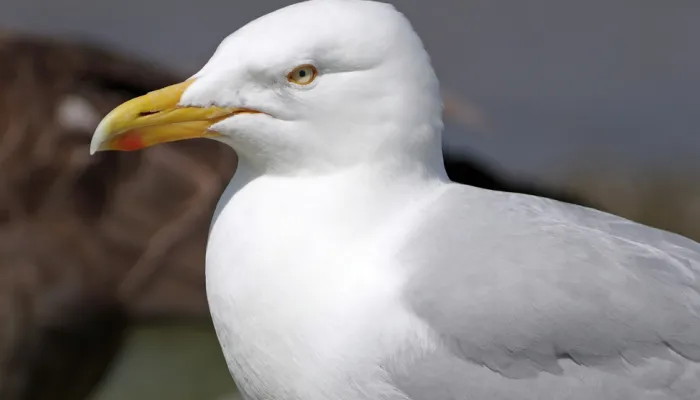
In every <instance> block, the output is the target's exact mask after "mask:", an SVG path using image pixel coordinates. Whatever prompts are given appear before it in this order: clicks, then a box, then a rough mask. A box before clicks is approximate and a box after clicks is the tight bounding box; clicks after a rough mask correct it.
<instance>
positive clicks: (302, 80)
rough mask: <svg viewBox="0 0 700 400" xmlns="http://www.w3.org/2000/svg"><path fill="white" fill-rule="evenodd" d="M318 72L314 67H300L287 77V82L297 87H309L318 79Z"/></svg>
mask: <svg viewBox="0 0 700 400" xmlns="http://www.w3.org/2000/svg"><path fill="white" fill-rule="evenodd" d="M316 75H318V71H317V70H316V67H314V66H313V65H308V64H307V65H300V66H298V67H296V68H294V70H293V71H292V72H290V73H289V75H287V80H288V81H290V82H292V83H296V84H297V85H308V84H309V83H311V82H313V81H314V79H316Z"/></svg>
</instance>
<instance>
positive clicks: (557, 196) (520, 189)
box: [444, 152, 600, 208]
mask: <svg viewBox="0 0 700 400" xmlns="http://www.w3.org/2000/svg"><path fill="white" fill-rule="evenodd" d="M444 158H445V170H446V171H447V175H448V176H449V177H450V179H451V180H453V181H455V182H460V183H465V184H467V185H471V186H476V187H480V188H484V189H490V190H498V191H502V192H512V193H525V194H531V195H534V196H540V197H548V198H550V199H554V200H559V201H563V202H566V203H571V204H578V205H582V206H586V207H593V205H592V203H591V202H590V201H588V200H584V199H581V198H579V197H577V196H575V195H572V194H571V193H569V192H567V191H564V190H555V189H552V188H545V187H542V186H541V185H537V184H535V183H533V182H527V181H520V180H516V179H512V178H507V177H505V176H504V175H503V174H499V173H497V172H496V169H495V168H492V167H489V166H488V165H489V163H485V162H484V161H483V160H479V159H478V157H477V156H476V155H470V156H469V157H467V156H466V155H456V154H450V153H448V152H445V157H444ZM594 208H600V207H594Z"/></svg>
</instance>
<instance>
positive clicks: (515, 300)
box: [391, 185, 700, 400]
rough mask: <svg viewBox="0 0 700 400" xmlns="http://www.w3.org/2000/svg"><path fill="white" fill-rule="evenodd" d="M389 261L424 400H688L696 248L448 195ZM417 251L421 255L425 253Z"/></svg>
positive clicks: (548, 210) (555, 213)
mask: <svg viewBox="0 0 700 400" xmlns="http://www.w3.org/2000/svg"><path fill="white" fill-rule="evenodd" d="M422 220H423V221H424V222H423V223H422V226H421V228H420V229H416V230H415V232H416V234H415V236H414V237H412V238H410V239H409V240H408V241H407V242H406V243H405V247H404V250H403V251H402V252H401V257H402V258H403V263H404V264H405V265H407V266H410V267H411V270H412V271H413V275H412V277H411V279H410V280H409V283H408V285H407V287H406V292H405V300H406V302H407V304H408V305H409V307H410V308H411V310H412V311H413V312H414V313H415V314H416V315H417V316H418V317H419V318H420V319H421V320H422V321H424V322H425V323H426V325H427V326H428V327H429V332H430V334H431V335H432V339H431V340H432V341H433V343H432V347H430V350H429V351H427V352H425V353H424V354H422V355H421V356H416V355H415V354H413V355H411V357H412V359H413V360H414V361H408V359H405V360H398V363H397V365H402V368H400V369H398V368H397V369H395V370H393V371H391V374H392V378H393V379H394V381H395V383H396V385H397V387H398V388H399V389H400V390H402V391H403V392H404V393H406V395H407V396H408V397H410V398H411V399H413V400H418V399H421V400H422V399H425V400H428V399H431V400H447V399H470V400H481V399H523V400H524V399H528V400H530V399H532V400H536V399H537V400H541V399H571V400H574V399H575V400H583V399H625V400H627V399H630V400H632V399H634V400H637V399H677V400H680V399H684V400H685V399H687V400H690V399H700V364H698V363H697V362H698V361H699V360H700V317H699V316H698V312H699V311H700V285H699V284H698V273H699V272H700V245H699V244H698V243H696V242H693V241H691V240H689V239H686V238H684V237H681V236H679V235H676V234H672V233H669V232H665V231H661V230H658V229H654V228H649V227H646V226H643V225H640V224H637V223H634V222H631V221H628V220H625V219H622V218H619V217H616V216H613V215H610V214H606V213H603V212H599V211H595V210H592V209H588V208H584V207H579V206H574V205H569V204H564V203H560V202H557V201H554V200H549V199H543V198H538V197H534V196H528V195H522V194H506V193H500V192H494V191H488V190H482V189H477V188H472V187H468V186H462V185H449V188H448V189H447V190H446V191H445V192H444V193H443V194H442V195H441V196H440V197H439V198H438V199H437V200H436V201H435V203H434V204H432V205H431V206H430V207H429V209H428V211H427V213H426V215H425V216H424V217H423V218H422ZM426 252H427V254H426Z"/></svg>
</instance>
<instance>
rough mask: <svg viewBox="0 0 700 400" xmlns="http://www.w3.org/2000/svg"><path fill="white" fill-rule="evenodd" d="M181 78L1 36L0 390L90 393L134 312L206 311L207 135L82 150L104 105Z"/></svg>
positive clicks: (67, 395) (213, 171) (148, 315)
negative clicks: (122, 149)
mask: <svg viewBox="0 0 700 400" xmlns="http://www.w3.org/2000/svg"><path fill="white" fill-rule="evenodd" d="M176 80H177V77H175V76H172V75H169V74H167V73H165V72H163V71H162V70H160V69H158V68H155V67H153V66H151V65H148V64H145V63H140V62H136V61H133V60H131V59H130V58H128V57H123V56H117V55H115V54H112V53H109V52H105V51H102V50H99V49H96V48H93V47H91V46H88V45H82V44H68V43H61V42H53V41H49V40H46V39H39V38H31V37H19V36H12V35H4V36H0V399H3V400H48V399H51V400H63V399H84V398H85V397H86V396H87V395H88V394H89V393H90V392H91V391H92V389H93V388H94V387H95V384H96V383H97V382H99V380H100V379H101V377H102V376H103V374H104V372H105V371H106V370H107V368H108V366H109V364H110V362H111V360H112V359H113V357H114V355H115V354H116V353H117V351H118V350H119V348H120V346H121V343H122V339H123V337H124V333H125V332H126V328H127V327H128V325H129V324H130V323H131V322H132V321H148V322H150V321H154V320H157V319H159V318H168V317H177V318H178V319H179V320H182V319H183V318H187V317H193V318H204V317H206V315H207V309H206V301H205V297H204V280H203V278H204V276H203V268H202V267H203V262H202V261H203V260H204V248H205V247H204V246H205V238H206V233H207V229H208V225H209V221H210V217H211V214H212V212H213V207H214V204H215V201H216V200H217V199H218V197H219V194H220V192H221V190H222V188H223V185H224V184H225V183H226V182H227V181H228V179H229V177H230V175H231V174H232V172H233V170H234V167H235V155H234V153H233V152H232V151H230V149H227V148H225V147H224V146H220V145H217V144H216V143H214V142H208V141H204V140H202V141H199V142H196V141H193V142H190V143H186V144H179V143H175V144H172V145H167V146H162V147H160V148H155V149H152V150H149V151H145V152H136V153H103V154H99V155H97V156H94V157H90V156H89V155H88V143H89V141H90V137H91V135H92V132H93V130H94V128H95V126H96V124H97V123H98V122H99V119H100V118H101V117H102V116H103V115H105V114H106V113H107V112H108V111H109V110H110V109H111V108H113V107H114V106H116V105H118V104H119V103H121V102H123V101H125V100H127V99H129V98H132V97H135V96H139V95H142V94H144V93H146V92H148V91H151V90H154V89H157V88H160V87H163V86H165V85H169V84H171V83H173V82H175V81H176Z"/></svg>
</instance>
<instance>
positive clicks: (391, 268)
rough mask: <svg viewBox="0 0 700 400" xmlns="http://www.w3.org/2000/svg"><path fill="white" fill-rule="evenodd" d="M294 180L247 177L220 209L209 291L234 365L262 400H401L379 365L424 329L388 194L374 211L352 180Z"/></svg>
mask: <svg viewBox="0 0 700 400" xmlns="http://www.w3.org/2000/svg"><path fill="white" fill-rule="evenodd" d="M294 181H295V182H293V183H292V182H289V183H287V182H284V180H280V179H279V178H276V179H272V178H258V179H255V180H254V181H253V182H248V181H246V180H245V178H239V179H238V180H234V181H232V183H231V184H230V185H229V188H227V191H226V193H225V194H224V196H223V197H222V200H221V203H220V205H219V208H218V209H217V217H216V218H215V220H214V223H213V225H212V229H211V233H210V238H209V244H208V249H207V271H206V275H207V295H208V299H209V304H210V309H211V313H212V317H213V319H214V324H215V327H216V331H217V334H218V337H219V340H220V342H221V345H222V348H223V351H224V354H225V357H226V360H227V363H228V366H229V369H230V371H231V373H232V374H233V376H234V378H235V380H236V382H237V384H238V385H239V387H240V389H241V390H242V391H243V392H244V393H245V394H246V395H247V396H248V397H250V398H252V399H267V400H269V399H285V400H288V399H304V400H313V399H319V400H320V399H324V400H326V399H329V398H334V399H348V400H355V399H365V398H366V399H370V398H372V399H375V398H384V399H403V398H404V397H403V396H401V395H399V394H395V393H392V391H393V388H392V387H391V386H389V385H388V384H387V383H385V381H384V370H383V369H382V366H381V363H382V362H384V361H385V360H386V359H388V358H389V357H390V356H391V353H392V352H393V351H395V350H396V349H398V348H399V347H401V346H403V345H404V344H405V343H406V341H407V340H409V337H410V336H411V335H412V334H415V332H417V331H419V330H420V329H419V327H418V325H419V323H418V322H416V321H415V320H414V319H413V317H412V315H411V314H410V313H408V312H407V311H406V310H405V308H404V307H403V305H402V304H401V298H400V290H401V285H402V283H403V279H402V272H401V269H400V268H399V266H396V265H392V260H391V254H392V252H391V245H392V241H393V240H394V239H393V238H392V237H391V236H392V235H391V234H389V233H388V232H390V231H391V229H389V227H390V226H391V224H390V223H388V222H387V218H390V216H391V212H389V210H390V208H389V207H388V206H390V204H389V202H390V200H387V202H381V201H380V202H376V201H373V202H372V204H375V205H376V204H379V205H378V206H373V207H375V208H376V209H374V208H373V209H368V208H367V207H366V206H364V205H363V204H362V199H361V197H362V196H364V194H361V193H359V192H358V191H357V190H356V189H353V190H349V191H346V190H344V185H347V183H345V182H342V181H343V180H339V182H332V181H326V182H313V181H311V180H310V181H305V182H303V181H299V180H298V179H295V180H294ZM242 186H244V187H242ZM351 186H354V185H348V188H349V187H351ZM331 193H332V194H331ZM367 193H370V192H369V191H368V192H367ZM331 196H333V198H331ZM404 204H405V201H404ZM383 207H387V208H386V209H380V208H383ZM394 207H395V206H394ZM339 394H341V395H340V396H339Z"/></svg>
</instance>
